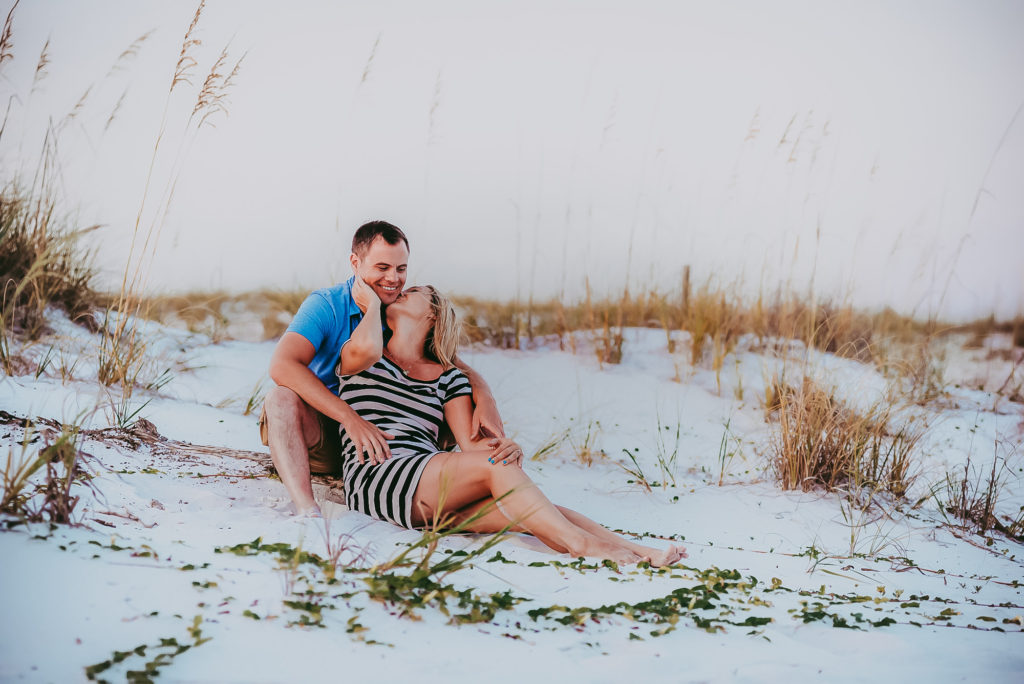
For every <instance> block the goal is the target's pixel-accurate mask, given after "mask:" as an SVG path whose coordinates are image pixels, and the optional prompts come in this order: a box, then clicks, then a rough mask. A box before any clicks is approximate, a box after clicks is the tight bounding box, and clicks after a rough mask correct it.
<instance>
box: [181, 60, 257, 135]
mask: <svg viewBox="0 0 1024 684" xmlns="http://www.w3.org/2000/svg"><path fill="white" fill-rule="evenodd" d="M227 59H228V48H227V46H225V47H224V49H223V50H221V52H220V56H218V57H217V61H216V62H214V63H213V66H212V67H211V68H210V73H209V74H207V76H206V79H205V80H204V81H203V87H202V88H200V90H199V96H198V97H197V98H196V104H195V106H194V107H193V108H192V116H195V115H197V114H200V118H199V124H198V125H197V128H201V127H202V126H204V125H206V124H207V123H208V121H209V118H210V117H211V116H212V115H213V114H216V113H217V112H222V113H223V114H224V115H225V116H227V114H228V108H227V96H228V92H229V90H230V89H231V87H232V86H233V85H234V83H235V80H236V79H237V78H238V74H239V71H240V70H241V66H242V60H244V59H245V55H242V56H241V57H240V58H239V59H238V61H237V62H235V66H234V68H232V69H231V71H230V72H229V73H228V75H227V76H224V75H223V74H222V73H221V69H222V68H223V67H224V65H225V64H226V63H227ZM210 125H211V126H212V125H213V124H210Z"/></svg>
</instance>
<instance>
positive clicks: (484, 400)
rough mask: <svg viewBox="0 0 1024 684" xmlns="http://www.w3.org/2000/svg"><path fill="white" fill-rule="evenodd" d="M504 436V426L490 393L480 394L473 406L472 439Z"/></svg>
mask: <svg viewBox="0 0 1024 684" xmlns="http://www.w3.org/2000/svg"><path fill="white" fill-rule="evenodd" d="M473 398H474V399H476V398H477V397H475V396H474V397H473ZM504 436H505V426H504V425H503V424H502V422H501V415H500V414H499V413H498V405H497V404H496V403H495V402H494V399H492V398H491V397H490V395H488V396H481V397H480V400H479V401H477V402H476V405H475V406H474V407H473V439H483V438H486V437H504Z"/></svg>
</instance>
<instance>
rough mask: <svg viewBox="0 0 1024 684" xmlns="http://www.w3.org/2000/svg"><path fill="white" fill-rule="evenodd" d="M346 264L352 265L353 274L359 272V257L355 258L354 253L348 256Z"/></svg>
mask: <svg viewBox="0 0 1024 684" xmlns="http://www.w3.org/2000/svg"><path fill="white" fill-rule="evenodd" d="M348 262H349V263H350V264H352V272H353V273H358V272H359V257H357V256H356V253H355V252H352V253H351V254H349V255H348Z"/></svg>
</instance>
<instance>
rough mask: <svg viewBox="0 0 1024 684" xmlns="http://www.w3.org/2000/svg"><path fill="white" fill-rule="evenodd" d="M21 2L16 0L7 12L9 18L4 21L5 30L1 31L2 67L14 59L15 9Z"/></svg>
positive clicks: (0, 53) (0, 58)
mask: <svg viewBox="0 0 1024 684" xmlns="http://www.w3.org/2000/svg"><path fill="white" fill-rule="evenodd" d="M19 2H21V0H14V4H13V5H11V10H10V11H9V12H8V13H7V19H6V20H5V21H4V28H3V31H2V32H0V68H3V65H4V64H6V63H7V62H9V61H10V60H12V59H14V10H16V9H18V3H19Z"/></svg>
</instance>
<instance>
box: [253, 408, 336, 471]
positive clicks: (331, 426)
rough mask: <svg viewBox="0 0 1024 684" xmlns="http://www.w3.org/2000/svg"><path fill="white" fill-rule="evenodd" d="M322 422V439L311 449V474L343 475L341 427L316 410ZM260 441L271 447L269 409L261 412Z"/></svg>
mask: <svg viewBox="0 0 1024 684" xmlns="http://www.w3.org/2000/svg"><path fill="white" fill-rule="evenodd" d="M311 410H312V411H313V412H314V413H316V417H317V419H318V420H319V421H320V439H319V440H317V442H316V444H314V445H313V446H311V447H309V472H311V473H330V474H335V475H336V474H339V473H341V435H339V434H338V431H339V429H340V427H341V426H339V425H338V422H337V421H336V420H333V419H331V418H328V417H327V416H325V415H324V414H322V413H320V412H319V411H317V410H315V409H311ZM259 428H260V441H261V442H263V446H269V445H270V443H269V434H268V432H269V431H268V429H267V407H266V406H264V407H263V410H262V411H260V420H259Z"/></svg>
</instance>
